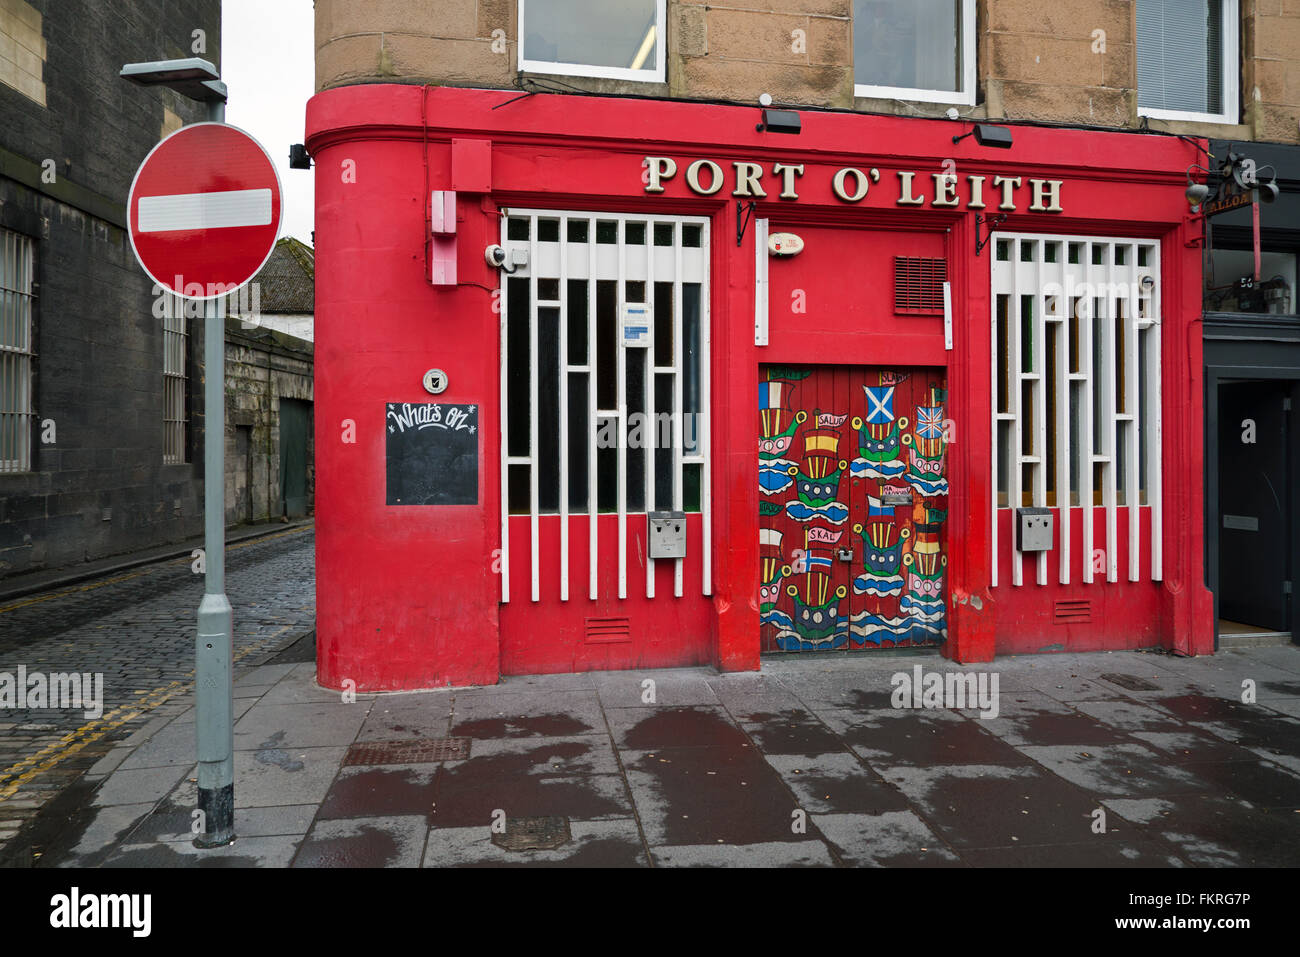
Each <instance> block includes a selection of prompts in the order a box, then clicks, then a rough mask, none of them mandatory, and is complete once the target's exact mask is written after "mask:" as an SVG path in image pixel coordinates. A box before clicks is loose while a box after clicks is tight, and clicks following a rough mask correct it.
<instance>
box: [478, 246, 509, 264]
mask: <svg viewBox="0 0 1300 957" xmlns="http://www.w3.org/2000/svg"><path fill="white" fill-rule="evenodd" d="M483 258H484V259H486V260H487V264H488V265H489V266H491V267H492V268H493V269H500V268H501V267H502V266H504V265H505V264H506V251H505V249H504V248H503V247H501V246H497V245H492V246H489V247H488V248H487V249H485V250H483Z"/></svg>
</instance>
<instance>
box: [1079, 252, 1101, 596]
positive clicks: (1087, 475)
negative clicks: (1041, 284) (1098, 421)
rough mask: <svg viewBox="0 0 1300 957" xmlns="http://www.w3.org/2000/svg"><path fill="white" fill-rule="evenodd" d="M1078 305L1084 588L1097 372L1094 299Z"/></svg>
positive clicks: (1086, 255) (1090, 538) (1083, 263)
mask: <svg viewBox="0 0 1300 957" xmlns="http://www.w3.org/2000/svg"><path fill="white" fill-rule="evenodd" d="M1082 246H1083V250H1082V252H1081V253H1080V254H1079V259H1080V263H1079V265H1080V267H1081V270H1080V271H1081V273H1082V275H1083V278H1084V291H1085V292H1088V291H1090V287H1091V280H1092V243H1091V242H1085V243H1083V244H1082ZM1079 301H1080V303H1081V304H1083V306H1084V309H1083V316H1082V317H1081V318H1080V319H1079V340H1080V342H1079V352H1080V356H1079V370H1080V371H1081V372H1082V373H1083V375H1084V379H1083V384H1084V388H1083V396H1082V398H1081V399H1080V401H1079V413H1080V419H1081V421H1080V422H1079V436H1080V438H1082V439H1083V448H1082V449H1080V450H1079V482H1080V489H1079V501H1080V502H1082V503H1083V541H1082V542H1081V543H1080V547H1081V548H1082V549H1083V581H1084V583H1085V584H1092V581H1093V571H1092V554H1093V551H1094V548H1095V546H1096V538H1095V535H1094V531H1095V530H1094V525H1095V521H1094V519H1095V515H1094V514H1093V509H1094V503H1093V491H1094V490H1093V487H1092V477H1093V467H1092V457H1093V454H1094V452H1095V449H1094V448H1093V446H1094V445H1095V443H1094V442H1093V435H1094V429H1095V426H1094V425H1093V421H1092V418H1093V396H1092V392H1093V389H1095V388H1096V387H1097V381H1096V380H1097V370H1096V369H1094V368H1093V361H1092V357H1093V349H1092V333H1093V322H1094V313H1095V311H1096V309H1095V302H1094V297H1093V296H1090V295H1089V296H1086V297H1082V296H1081V297H1080V300H1079Z"/></svg>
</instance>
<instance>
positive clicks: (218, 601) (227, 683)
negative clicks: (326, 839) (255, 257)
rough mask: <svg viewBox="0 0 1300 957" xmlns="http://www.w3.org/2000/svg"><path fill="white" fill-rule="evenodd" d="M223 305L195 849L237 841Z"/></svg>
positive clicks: (216, 367) (211, 305) (209, 417)
mask: <svg viewBox="0 0 1300 957" xmlns="http://www.w3.org/2000/svg"><path fill="white" fill-rule="evenodd" d="M208 119H209V120H210V121H212V122H214V123H224V122H225V121H226V104H225V103H224V102H216V103H209V104H208ZM225 314H226V308H225V300H224V299H222V298H220V297H218V298H216V299H208V300H206V301H205V302H204V307H203V371H204V376H205V379H204V384H203V397H204V401H203V408H204V430H203V431H204V434H203V525H204V536H203V537H204V541H203V549H204V565H205V570H206V573H205V576H204V594H203V601H202V602H200V603H199V621H198V632H197V635H196V638H195V643H194V652H195V654H194V661H195V670H194V686H195V699H196V700H195V713H196V721H195V727H196V733H197V737H198V757H199V777H198V791H199V810H200V811H201V812H202V815H201V818H200V823H201V824H202V831H201V832H200V833H199V834H198V836H197V837H195V838H194V845H195V846H196V847H220V846H222V845H224V844H229V843H230V842H231V841H233V840H234V839H235V725H234V711H235V709H234V690H233V686H232V682H231V664H232V647H231V646H232V644H233V639H232V634H233V629H232V617H231V612H230V601H229V599H227V598H226V322H225V318H226V316H225Z"/></svg>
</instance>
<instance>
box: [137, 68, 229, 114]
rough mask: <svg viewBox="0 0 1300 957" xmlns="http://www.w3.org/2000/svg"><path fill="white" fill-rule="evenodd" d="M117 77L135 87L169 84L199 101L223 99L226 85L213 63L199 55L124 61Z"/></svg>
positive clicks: (209, 101) (207, 101) (178, 91)
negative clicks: (141, 61) (187, 57)
mask: <svg viewBox="0 0 1300 957" xmlns="http://www.w3.org/2000/svg"><path fill="white" fill-rule="evenodd" d="M118 76H120V77H121V78H122V79H124V80H130V81H131V82H132V83H134V84H136V85H137V86H166V87H170V88H171V89H173V90H175V91H176V92H177V93H180V94H181V95H183V96H188V97H189V98H190V99H192V100H199V101H200V102H202V103H224V102H226V84H224V83H222V82H221V74H220V73H218V72H217V68H216V67H215V66H213V65H212V64H211V63H209V62H208V61H207V60H203V59H200V58H199V57H190V58H189V59H187V60H151V61H150V62H148V63H128V64H127V65H126V66H124V67H122V72H121V73H119V74H118Z"/></svg>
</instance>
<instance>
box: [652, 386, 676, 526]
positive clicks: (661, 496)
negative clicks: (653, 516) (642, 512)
mask: <svg viewBox="0 0 1300 957" xmlns="http://www.w3.org/2000/svg"><path fill="white" fill-rule="evenodd" d="M672 415H673V377H672V376H670V375H657V376H655V508H657V509H670V508H672V507H673V449H674V448H675V447H676V445H677V438H676V436H674V435H673V422H672Z"/></svg>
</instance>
